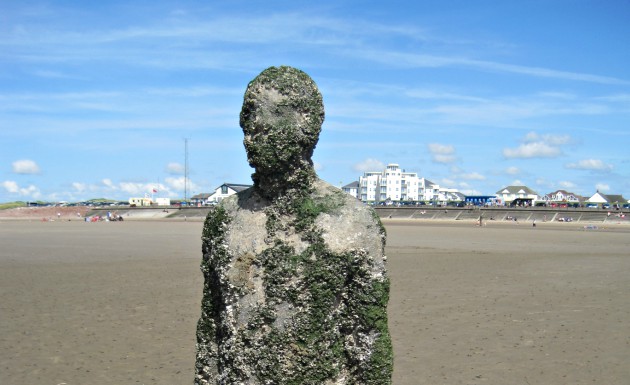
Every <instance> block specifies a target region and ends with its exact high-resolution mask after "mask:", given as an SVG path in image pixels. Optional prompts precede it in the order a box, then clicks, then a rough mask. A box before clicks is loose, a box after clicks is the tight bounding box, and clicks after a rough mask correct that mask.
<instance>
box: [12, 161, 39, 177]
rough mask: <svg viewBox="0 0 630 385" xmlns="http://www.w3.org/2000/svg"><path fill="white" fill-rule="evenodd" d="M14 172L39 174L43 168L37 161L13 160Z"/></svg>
mask: <svg viewBox="0 0 630 385" xmlns="http://www.w3.org/2000/svg"><path fill="white" fill-rule="evenodd" d="M13 172H14V173H16V174H39V173H40V172H41V170H40V169H39V166H38V165H37V163H35V161H32V160H30V159H22V160H16V161H15V162H13Z"/></svg>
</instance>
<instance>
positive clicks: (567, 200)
mask: <svg viewBox="0 0 630 385" xmlns="http://www.w3.org/2000/svg"><path fill="white" fill-rule="evenodd" d="M542 200H543V202H544V203H545V204H546V205H547V206H552V207H555V206H575V205H580V204H581V203H582V202H583V201H584V197H582V196H580V195H578V194H574V193H572V192H568V191H566V190H557V191H554V192H551V193H549V194H547V195H545V196H544V197H542Z"/></svg>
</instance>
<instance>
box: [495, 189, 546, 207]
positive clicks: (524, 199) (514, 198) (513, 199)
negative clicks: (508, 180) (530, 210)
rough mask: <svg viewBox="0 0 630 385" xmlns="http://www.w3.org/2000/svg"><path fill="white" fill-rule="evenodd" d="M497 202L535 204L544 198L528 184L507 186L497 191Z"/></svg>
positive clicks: (506, 204)
mask: <svg viewBox="0 0 630 385" xmlns="http://www.w3.org/2000/svg"><path fill="white" fill-rule="evenodd" d="M496 196H497V204H499V205H505V206H533V205H534V204H535V203H536V202H537V201H540V200H542V198H541V197H540V196H539V195H538V193H537V192H536V191H534V190H532V189H530V188H529V187H527V186H507V187H504V188H502V189H501V190H499V191H497V192H496Z"/></svg>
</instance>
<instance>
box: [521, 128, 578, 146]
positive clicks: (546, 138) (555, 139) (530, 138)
mask: <svg viewBox="0 0 630 385" xmlns="http://www.w3.org/2000/svg"><path fill="white" fill-rule="evenodd" d="M523 141H524V142H526V143H533V142H544V143H547V144H549V145H552V146H560V145H563V144H567V143H569V142H571V137H570V136H569V135H553V134H543V135H539V134H538V133H537V132H534V131H532V132H528V133H527V135H525V138H524V139H523Z"/></svg>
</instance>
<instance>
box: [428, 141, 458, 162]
mask: <svg viewBox="0 0 630 385" xmlns="http://www.w3.org/2000/svg"><path fill="white" fill-rule="evenodd" d="M428 147H429V153H431V159H432V160H433V162H435V163H443V164H449V163H454V162H456V161H457V156H455V147H453V146H452V145H450V144H448V145H447V144H440V143H429V144H428Z"/></svg>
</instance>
